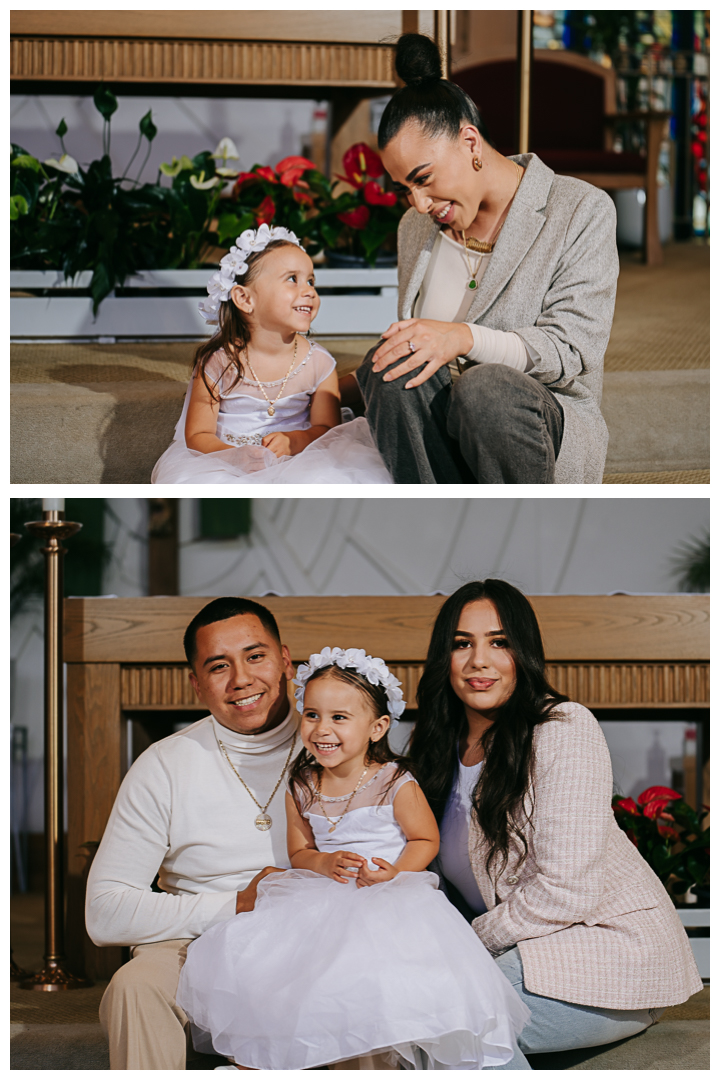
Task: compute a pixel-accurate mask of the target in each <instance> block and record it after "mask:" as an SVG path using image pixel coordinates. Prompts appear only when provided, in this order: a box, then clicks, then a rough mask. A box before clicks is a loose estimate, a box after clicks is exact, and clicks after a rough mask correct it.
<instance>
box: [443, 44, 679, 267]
mask: <svg viewBox="0 0 720 1080" xmlns="http://www.w3.org/2000/svg"><path fill="white" fill-rule="evenodd" d="M515 63H516V62H515V57H508V58H501V59H493V60H488V61H485V62H483V63H481V64H477V65H475V66H474V67H469V68H465V70H463V71H459V72H456V73H455V74H454V75H453V80H454V81H455V82H456V83H457V84H458V86H461V87H462V88H463V90H465V91H466V93H468V94H469V95H470V97H471V98H472V99H473V101H474V102H475V103H476V104H477V106H478V108H479V109H480V113H481V115H482V118H483V121H484V123H485V125H486V127H487V131H488V135H489V138H490V140H491V141H492V142H493V144H494V145H495V146H496V148H497V149H498V151H499V152H500V153H501V154H511V153H514V152H515V134H514V131H515V95H516V87H515V79H516V75H515ZM531 108H532V115H531V122H530V148H531V150H532V151H533V153H536V154H537V155H538V157H539V158H541V160H542V161H544V162H545V164H546V165H547V166H549V168H551V169H553V170H554V171H555V172H556V173H560V174H561V175H563V176H575V177H577V178H578V179H579V180H585V181H587V183H589V184H593V185H594V186H595V187H599V188H603V189H604V190H606V191H612V190H615V189H618V188H642V189H643V190H644V192H645V206H644V221H645V229H644V251H643V254H644V259H645V262H646V263H647V264H648V266H659V265H660V264H661V263H662V247H661V245H660V233H659V228H658V184H657V172H658V161H659V157H660V144H661V141H662V134H663V128H664V126H665V124H666V122H667V120H668V118H669V116H670V113H669V112H654V111H642V112H624V113H618V111H617V105H616V93H615V72H614V71H613V70H612V68H604V67H602V66H601V65H600V64H596V63H594V61H592V60H588V59H587V57H584V56H579V55H577V54H575V53H570V52H551V51H550V50H547V51H543V52H542V53H536V54H535V59H534V65H533V82H532V102H531ZM628 121H631V122H632V121H634V122H640V123H642V124H643V125H644V128H645V153H643V154H639V153H637V154H636V153H625V152H622V153H617V152H616V151H614V150H613V148H612V147H613V141H614V138H615V135H614V129H615V128H616V127H617V125H618V124H619V123H623V122H628Z"/></svg>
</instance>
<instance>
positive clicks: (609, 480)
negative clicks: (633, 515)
mask: <svg viewBox="0 0 720 1080" xmlns="http://www.w3.org/2000/svg"><path fill="white" fill-rule="evenodd" d="M709 483H710V470H709V469H687V470H686V471H685V472H656V473H653V472H638V473H613V474H612V475H610V474H608V473H606V474H605V476H604V477H603V484H709Z"/></svg>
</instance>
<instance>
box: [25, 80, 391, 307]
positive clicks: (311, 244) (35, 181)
mask: <svg viewBox="0 0 720 1080" xmlns="http://www.w3.org/2000/svg"><path fill="white" fill-rule="evenodd" d="M93 100H94V104H95V107H96V109H97V110H98V112H99V113H100V114H101V116H102V118H103V133H102V155H101V157H100V158H99V159H97V160H95V161H92V162H91V163H90V164H89V165H88V166H87V167H85V168H84V167H82V166H81V165H79V164H78V162H77V161H76V160H75V159H74V158H73V157H72V156H71V155H70V154H69V153H68V152H67V150H66V147H65V136H66V135H67V131H68V129H67V125H66V124H65V121H64V120H61V122H60V124H59V125H58V128H57V130H56V135H57V136H58V138H59V140H60V146H61V150H62V152H61V154H59V156H58V157H57V158H48V159H47V160H45V161H43V162H41V161H39V160H38V159H37V158H35V157H33V156H32V154H29V153H28V152H27V151H26V150H25V149H23V147H21V146H17V145H13V146H12V148H11V155H10V258H11V267H12V268H13V269H15V270H38V269H40V270H58V271H60V272H62V274H63V275H64V276H65V277H66V278H68V279H73V278H75V277H76V275H77V274H79V273H81V272H82V271H91V272H92V281H91V286H90V292H91V295H92V300H93V313H96V312H97V309H98V306H99V305H100V303H101V301H102V300H103V299H104V298H105V297H106V296H108V294H109V293H111V292H112V290H113V289H115V288H116V287H118V286H121V285H122V284H123V282H124V281H125V280H126V279H127V278H128V277H130V276H131V275H133V274H136V273H138V272H140V271H143V270H161V269H196V268H199V267H203V266H206V265H210V264H212V265H214V264H215V263H216V262H217V261H218V253H217V249H218V248H220V249H223V248H224V249H227V248H229V247H230V246H231V245H232V244H233V243H234V242H235V239H236V237H237V236H239V235H240V233H242V232H244V230H245V229H249V228H256V227H257V226H259V225H261V224H263V222H266V223H267V224H272V225H281V226H284V227H285V228H287V229H291V230H292V231H293V232H294V233H295V234H296V235H297V236H298V238H299V239H300V240H301V242H302V243H303V244H304V246H305V247H306V248H307V250H308V252H309V253H310V254H311V255H315V254H317V253H318V252H319V251H321V250H322V249H324V250H326V251H328V250H339V251H344V252H347V253H350V254H355V255H360V256H362V257H364V258H365V259H366V260H367V261H368V262H369V264H370V265H374V264H375V261H376V258H377V254H378V252H379V250H380V249H381V248H382V247H383V245H387V244H388V243H392V240H393V238H394V236H395V233H396V232H397V226H398V222H399V220H400V218H401V217H402V213H403V208H402V207H401V206H400V205H399V204H398V200H397V196H396V195H395V194H393V193H392V192H385V191H384V190H383V189H382V187H381V186H380V184H379V183H378V182H377V178H378V177H381V176H382V175H383V167H382V162H381V161H380V159H379V157H378V156H377V154H375V153H374V152H373V151H372V150H371V149H370V148H369V147H367V146H365V145H364V144H362V143H359V144H357V145H356V146H354V147H351V148H350V150H348V152H347V153H346V154H345V157H344V158H343V165H344V167H345V171H346V174H347V175H345V176H343V177H338V178H337V180H335V181H333V182H331V181H330V180H328V178H327V177H325V176H324V175H323V174H322V173H321V172H320V171H319V170H318V169H317V168H316V166H315V164H314V163H313V162H312V161H310V160H308V159H307V158H303V157H298V156H292V157H288V158H285V159H284V160H283V161H281V162H279V164H278V165H277V167H276V168H275V169H271V168H269V167H268V166H263V165H255V166H253V168H252V170H251V171H250V172H239V171H238V170H237V169H234V168H231V167H229V164H228V163H229V162H230V161H233V160H237V158H238V153H237V149H236V147H235V145H234V144H233V142H232V140H231V139H227V138H225V139H222V140H221V141H220V144H219V145H218V147H217V148H216V150H215V151H214V153H211V152H210V151H207V150H205V151H202V153H200V154H196V155H195V157H193V158H188V157H186V156H184V155H183V156H182V157H180V158H173V160H172V162H169V163H165V164H163V165H161V166H160V170H159V173H158V176H157V179H156V181H155V182H154V183H146V184H141V183H140V176H141V175H142V171H143V168H144V167H145V164H146V163H147V159H148V157H149V154H150V150H151V147H152V142H153V140H154V138H155V136H156V135H157V128H156V127H155V124H154V123H153V120H152V114H151V112H148V113H146V115H145V116H143V118H142V120H141V121H140V124H139V135H138V143H137V146H136V148H135V150H134V152H133V155H132V157H131V158H130V161H129V162H128V164H127V166H126V168H125V170H124V172H123V174H122V176H120V177H117V176H113V169H112V163H111V160H110V137H111V131H110V124H111V118H112V116H113V114H114V113H115V111H116V110H117V107H118V102H117V98H116V97H115V95H114V94H113V93H112V91H111V90H110V89H108V88H107V87H106V86H103V85H101V86H100V87H98V89H97V90H96V92H95V95H94V98H93ZM143 144H145V145H146V153H145V156H144V159H143V161H142V164H141V166H140V169H139V170H138V173H137V175H136V177H135V178H134V179H131V178H129V172H130V168H131V166H132V165H133V163H134V162H135V159H136V157H137V156H138V154H139V153H140V151H141V149H142V146H143ZM230 180H233V181H234V183H233V185H232V189H231V191H229V192H228V191H227V190H226V189H227V187H228V183H229V181H230ZM167 181H169V184H168V183H167ZM340 181H344V182H345V183H346V184H348V185H349V186H350V188H351V190H350V191H347V190H345V191H342V192H338V190H337V188H338V186H339V182H340Z"/></svg>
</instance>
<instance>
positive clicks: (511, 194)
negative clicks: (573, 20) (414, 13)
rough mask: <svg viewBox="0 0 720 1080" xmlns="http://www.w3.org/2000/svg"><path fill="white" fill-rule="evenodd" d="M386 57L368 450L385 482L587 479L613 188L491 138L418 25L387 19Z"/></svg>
mask: <svg viewBox="0 0 720 1080" xmlns="http://www.w3.org/2000/svg"><path fill="white" fill-rule="evenodd" d="M396 69H397V73H398V75H399V76H400V78H401V79H402V80H403V81H404V83H405V86H404V87H403V88H402V89H400V90H398V91H397V92H396V93H395V94H394V95H393V97H392V98H391V100H390V102H389V103H388V105H387V107H386V109H385V111H384V113H383V116H382V120H381V123H380V129H379V134H378V143H379V152H380V155H381V157H382V160H383V164H384V165H385V168H386V169H387V171H388V173H389V174H390V176H391V178H392V180H393V183H394V185H395V190H396V191H398V192H401V193H402V194H404V195H406V196H407V199H408V201H409V203H410V209H409V210H408V212H407V213H406V215H405V216H404V217H403V219H402V221H401V223H400V229H399V234H398V277H399V285H400V290H399V298H398V308H399V311H398V314H399V321H398V322H395V323H393V325H392V326H390V327H389V329H388V330H387V331H386V332H385V333H384V334H383V339H382V341H381V342H380V343H379V344H378V345H377V346H376V347H375V348H374V349H373V350H372V351H371V352H370V353H369V354H368V356H367V357H366V359H365V361H364V363H363V365H362V366H361V367H360V369H359V370H358V372H357V380H358V383H359V386H360V389H361V391H362V395H363V398H364V400H365V404H366V415H367V418H368V421H369V423H370V427H371V429H372V431H373V435H374V438H375V440H376V442H377V445H378V448H379V450H380V453H381V455H382V457H383V459H384V461H385V464H386V466H387V468H388V469H389V471H390V472H391V473H392V475H393V477H394V479H395V482H396V483H425V484H444V483H462V482H466V483H479V484H516V483H538V484H551V483H586V484H587V483H590V484H596V483H601V482H602V476H603V466H604V462H605V453H606V447H607V428H606V426H605V421H604V420H603V417H602V414H601V412H600V396H601V391H602V374H603V359H604V354H605V349H606V347H607V342H608V338H609V336H610V328H611V325H612V318H613V311H614V305H615V289H616V283H617V275H618V258H617V249H616V243H615V208H614V206H613V203H612V201H611V199H610V198H609V196H608V195H607V194H606V193H605V192H603V191H600V190H599V189H598V188H595V187H592V186H591V185H589V184H586V183H584V182H583V181H581V180H576V179H574V178H572V177H567V176H557V175H556V174H555V173H554V172H553V171H552V170H551V169H549V168H548V167H547V166H546V165H544V164H543V162H542V161H541V160H540V159H539V158H538V157H537V156H536V155H535V154H520V155H515V156H512V157H507V158H506V157H503V156H502V155H501V154H499V153H498V152H497V151H496V150H495V149H494V148H493V147H492V145H491V144H490V142H489V140H488V138H487V137H486V134H485V129H484V127H483V124H482V120H481V117H480V114H479V112H478V108H477V106H476V104H475V103H474V102H473V101H472V100H471V99H470V98H469V97H468V95H467V94H466V93H465V92H464V91H463V90H462V89H461V88H460V87H459V86H456V85H455V84H454V83H452V82H450V81H448V80H445V79H443V78H442V77H441V69H440V56H439V53H438V50H437V47H436V45H435V44H434V43H433V42H432V41H431V40H430V39H429V38H426V37H424V36H422V35H420V34H403V35H402V37H401V38H400V39H399V41H398V45H397V54H396ZM558 104H559V106H560V103H558Z"/></svg>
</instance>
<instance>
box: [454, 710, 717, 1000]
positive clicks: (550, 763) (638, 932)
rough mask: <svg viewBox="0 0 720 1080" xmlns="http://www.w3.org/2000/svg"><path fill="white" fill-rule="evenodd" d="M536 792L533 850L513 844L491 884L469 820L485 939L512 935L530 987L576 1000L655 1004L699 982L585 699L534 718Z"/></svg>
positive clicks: (478, 925) (479, 924) (504, 940)
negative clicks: (627, 816)
mask: <svg viewBox="0 0 720 1080" xmlns="http://www.w3.org/2000/svg"><path fill="white" fill-rule="evenodd" d="M531 794H532V798H533V800H534V807H533V808H532V809H531V803H530V800H529V799H528V800H527V802H526V813H527V814H528V815H529V817H530V824H529V825H528V826H527V827H526V828H525V829H524V835H525V839H526V840H527V844H528V853H527V857H526V859H525V860H524V862H523V861H522V857H521V856H522V852H521V848H520V845H519V844H517V845H516V846H513V847H511V849H510V856H509V860H508V865H507V866H506V868H505V870H504V871H503V873H502V874H501V875H500V877H499V878H498V879H497V880H496V881H495V884H494V885H493V882H492V881H491V879H490V877H489V876H488V874H487V872H486V870H485V859H486V855H487V844H486V841H485V839H484V836H483V835H482V833H481V832H480V829H479V828H478V826H477V823H476V822H474V821H472V822H471V825H470V841H469V852H470V861H471V864H472V868H473V872H474V874H475V877H476V879H477V883H478V887H479V889H480V893H481V895H482V897H483V900H484V901H485V904H486V906H487V909H488V910H487V912H486V913H485V914H483V915H479V916H478V917H477V918H476V919H475V920H474V922H473V928H474V930H475V932H476V933H477V935H478V937H479V938H480V940H481V941H482V942H483V944H484V945H485V946H486V947H487V948H488V949H489V951H490V952H491V953H492V954H493V955H498V954H500V953H502V952H504V951H505V950H506V949H508V948H511V947H512V946H513V945H517V946H518V948H519V949H520V956H521V957H522V962H523V970H524V977H525V986H526V988H527V989H528V990H529V991H530V992H531V993H533V994H542V995H543V996H544V997H551V998H556V999H558V1000H560V1001H572V1002H575V1003H576V1004H578V1005H594V1006H596V1007H597V1008H604V1009H650V1008H660V1007H662V1006H667V1005H677V1004H679V1003H680V1002H682V1001H686V1000H687V998H688V997H690V995H691V994H694V993H696V992H697V991H698V990H701V989H702V980H701V979H700V976H699V974H698V969H697V965H696V964H695V959H694V957H693V954H692V950H691V948H690V942H689V941H688V938H687V934H686V933H685V931H684V929H683V927H682V925H681V923H680V920H679V918H678V916H677V913H676V911H675V908H674V907H673V904H672V901H671V900H670V897H669V896H668V894H667V893H666V891H665V889H664V888H663V886H662V884H661V883H660V880H659V879H658V878H657V877H656V875H655V874H654V873H653V871H652V870H651V869H650V867H649V866H648V864H647V863H646V862H645V860H644V859H643V858H642V856H641V855H640V854H639V852H638V851H637V850H636V848H635V847H634V846H633V844H632V843H631V841H630V840H629V839H628V838H627V836H626V835H625V834H624V833H623V832H622V830H621V829H620V828H619V826H618V824H617V822H616V821H615V816H614V814H613V811H612V807H611V799H612V769H611V765H610V754H609V751H608V748H607V743H606V742H605V737H604V735H603V733H602V729H601V728H600V725H599V724H598V722H597V720H596V719H595V717H594V716H593V715H592V713H591V712H589V711H588V710H587V709H586V708H584V707H583V706H582V705H577V704H574V703H568V704H563V705H559V706H558V707H557V708H556V709H555V710H554V712H553V719H552V720H549V721H547V723H545V724H542V725H540V726H539V727H538V728H536V732H535V764H534V768H533V774H532V786H531ZM491 874H492V878H493V879H495V878H496V877H497V871H496V868H495V866H494V865H493V866H491Z"/></svg>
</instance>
